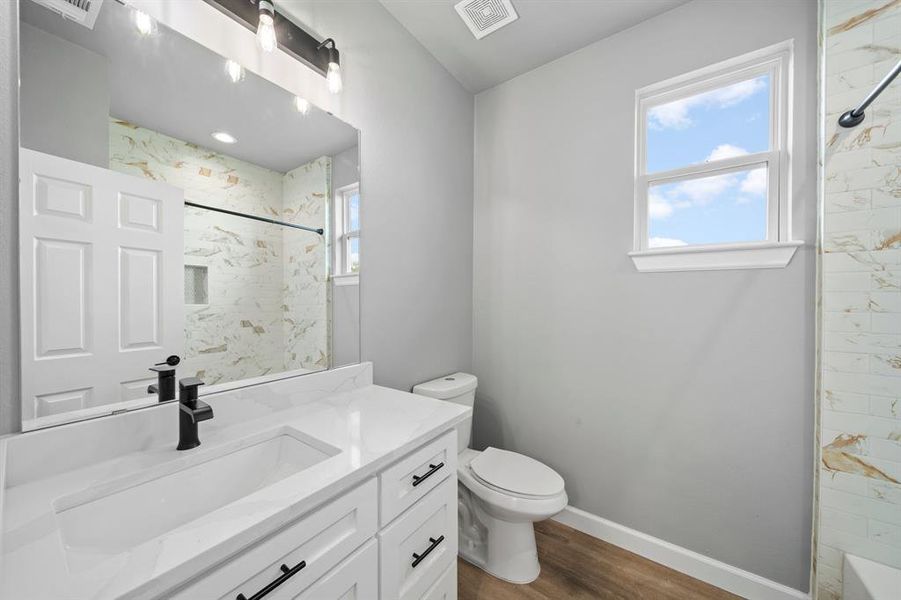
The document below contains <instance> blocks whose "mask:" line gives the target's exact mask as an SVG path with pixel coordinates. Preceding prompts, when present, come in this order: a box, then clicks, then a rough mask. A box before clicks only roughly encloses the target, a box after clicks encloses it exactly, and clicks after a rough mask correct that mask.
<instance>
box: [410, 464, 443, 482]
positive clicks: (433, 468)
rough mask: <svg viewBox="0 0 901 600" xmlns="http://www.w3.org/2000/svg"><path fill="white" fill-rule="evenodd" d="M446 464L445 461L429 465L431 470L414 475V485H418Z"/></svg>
mask: <svg viewBox="0 0 901 600" xmlns="http://www.w3.org/2000/svg"><path fill="white" fill-rule="evenodd" d="M443 466H444V463H443V462H441V463H438V464H437V465H429V470H428V471H426V472H425V475H414V476H413V487H416V486H417V485H419V484H420V483H422V482H423V481H425V480H426V479H428V478H429V477H431V476H432V475H434V474H435V473H437V472H438V469H440V468H441V467H443Z"/></svg>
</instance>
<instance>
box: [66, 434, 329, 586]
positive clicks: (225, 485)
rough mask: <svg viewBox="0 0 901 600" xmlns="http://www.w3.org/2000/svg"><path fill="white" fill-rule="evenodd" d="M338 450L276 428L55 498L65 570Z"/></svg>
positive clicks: (171, 527)
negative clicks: (66, 562) (64, 555)
mask: <svg viewBox="0 0 901 600" xmlns="http://www.w3.org/2000/svg"><path fill="white" fill-rule="evenodd" d="M339 452H340V451H339V450H338V449H337V448H335V447H333V446H330V445H328V444H325V443H323V442H320V441H318V440H315V439H313V438H310V437H308V436H305V435H303V434H301V433H300V432H298V431H296V430H294V429H290V428H287V427H283V428H280V429H277V430H275V431H269V432H266V433H264V434H260V435H257V436H253V437H251V438H248V439H244V440H239V441H238V442H235V443H232V444H229V445H227V446H223V447H219V448H213V449H210V450H209V451H208V452H207V453H198V454H197V455H196V456H194V457H190V456H189V457H185V458H184V459H181V458H179V459H178V460H175V461H172V463H169V464H164V465H160V466H159V467H155V468H153V469H148V470H147V471H144V472H142V473H139V474H136V476H134V477H131V478H127V479H125V480H122V481H118V482H107V483H106V484H103V485H101V486H96V487H95V488H92V489H90V490H86V491H84V492H79V493H78V494H73V495H71V496H66V497H63V498H59V499H57V500H56V502H55V503H54V510H55V512H56V516H57V519H58V522H59V525H60V532H61V535H62V542H63V545H64V546H65V547H66V550H67V555H69V567H70V569H75V570H78V569H79V567H88V566H90V564H92V563H95V562H96V561H97V560H100V559H102V558H104V557H108V556H111V555H115V554H119V553H121V552H124V551H126V550H128V549H130V548H134V547H136V546H138V545H140V544H142V543H144V542H147V541H149V540H151V539H153V538H156V537H158V536H160V535H163V534H165V533H167V532H169V531H172V530H174V529H177V528H178V527H181V526H182V525H185V524H187V523H190V522H191V521H194V520H196V519H198V518H200V517H202V516H204V515H206V514H208V513H211V512H213V511H214V510H216V509H219V508H222V507H224V506H226V505H228V504H231V503H232V502H235V501H237V500H239V499H241V498H243V497H245V496H248V495H250V494H252V493H253V492H256V491H257V490H260V489H262V488H265V487H267V486H270V485H272V484H274V483H277V482H278V481H281V480H282V479H285V478H287V477H290V476H291V475H294V474H296V473H299V472H300V471H303V470H304V469H308V468H310V467H312V466H314V465H316V464H318V463H320V462H322V461H324V460H326V459H327V458H330V457H332V456H335V455H336V454H338V453H339ZM192 458H194V459H196V460H191V459H192Z"/></svg>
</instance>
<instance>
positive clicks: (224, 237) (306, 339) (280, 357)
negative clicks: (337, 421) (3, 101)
mask: <svg viewBox="0 0 901 600" xmlns="http://www.w3.org/2000/svg"><path fill="white" fill-rule="evenodd" d="M314 163H317V164H319V163H322V164H319V166H318V167H317V169H316V170H317V171H320V170H322V168H323V166H324V168H325V169H326V170H328V167H329V166H330V165H329V164H328V159H325V162H324V163H323V161H322V159H319V160H318V161H313V163H311V164H314ZM307 166H309V165H304V166H303V167H300V168H299V169H298V170H302V169H304V168H305V167H307ZM110 168H112V169H114V170H118V171H122V172H125V173H130V174H135V175H139V176H144V177H148V178H151V179H156V180H160V181H166V182H168V183H170V184H172V185H174V186H177V187H179V188H181V189H183V190H184V191H185V198H186V199H187V200H191V201H195V202H198V203H202V204H208V205H211V206H218V207H222V208H228V209H231V210H236V211H241V212H248V213H253V214H259V215H263V216H270V217H273V218H283V217H289V220H294V221H296V222H298V223H303V224H305V225H315V226H317V227H318V226H324V224H325V218H324V217H323V216H321V215H324V213H325V200H324V199H322V200H320V199H319V197H318V196H317V195H315V193H318V194H322V195H323V196H324V198H327V197H328V187H327V185H328V177H327V176H320V177H319V178H318V180H317V183H319V184H320V185H323V186H325V187H323V188H322V189H321V190H320V191H319V192H315V193H314V191H313V190H312V189H311V186H312V183H311V184H310V185H308V186H306V187H305V188H304V189H303V191H302V195H301V196H299V197H293V196H292V198H291V199H289V201H288V202H287V203H286V202H285V198H286V192H291V186H290V184H289V181H291V180H293V178H291V177H286V176H285V175H284V174H282V173H279V172H277V171H272V170H269V169H265V168H262V167H259V166H257V165H253V164H251V163H248V162H245V161H241V160H238V159H236V158H232V157H229V156H226V155H223V154H220V153H217V152H214V151H212V150H209V149H207V148H202V147H198V146H196V145H194V144H190V143H187V142H184V141H182V140H178V139H176V138H172V137H169V136H166V135H163V134H161V133H158V132H155V131H151V130H149V129H145V128H142V127H139V126H136V125H134V124H131V123H127V122H124V121H120V120H116V119H111V121H110ZM295 171H297V170H295ZM293 172H294V171H292V173H293ZM292 193H293V192H292ZM314 201H320V202H321V204H322V206H320V207H319V209H318V211H317V210H316V209H315V208H314V207H313V206H312V203H313V202H314ZM286 207H287V210H286ZM308 217H309V218H310V219H311V220H310V222H308V221H307V220H306V219H307V218H308ZM324 243H325V242H324V241H323V238H321V237H319V236H315V234H309V233H303V232H299V231H295V230H285V228H282V227H279V226H276V225H270V224H266V223H260V222H256V221H252V220H249V219H242V218H240V217H234V216H230V215H224V214H220V213H214V212H210V211H205V210H202V209H196V208H190V207H186V209H185V264H187V265H198V266H204V267H206V268H207V270H208V303H207V304H196V305H192V304H188V305H186V311H185V338H186V340H185V341H186V343H185V357H184V362H183V363H182V365H183V366H182V369H181V370H182V373H184V374H186V375H187V374H188V373H191V374H196V376H197V377H200V378H201V379H203V380H204V381H205V382H206V383H208V384H215V383H224V382H228V381H235V380H239V379H246V378H249V377H257V376H260V375H265V374H267V373H275V372H281V371H286V370H295V369H308V370H317V369H322V368H327V367H328V358H327V357H328V355H329V349H328V348H329V345H328V323H327V310H328V309H327V302H326V300H325V298H324V295H325V293H326V292H325V288H326V287H327V286H326V285H325V283H324V278H325V275H326V272H327V267H326V262H325V257H326V253H325V251H324V250H319V251H318V252H317V249H318V247H319V246H320V245H324ZM292 264H298V265H302V266H301V267H298V268H295V269H292V270H290V271H289V266H290V265H292ZM316 288H322V290H321V291H320V292H318V294H317V293H316V291H315V290H316ZM301 289H302V290H304V291H306V292H307V296H304V297H303V298H302V300H303V302H302V303H301V302H299V301H298V300H297V296H298V294H299V293H298V291H297V290H301ZM288 340H290V341H291V347H290V348H289V347H288V346H287V345H286V343H287V342H288Z"/></svg>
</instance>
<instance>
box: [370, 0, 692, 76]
mask: <svg viewBox="0 0 901 600" xmlns="http://www.w3.org/2000/svg"><path fill="white" fill-rule="evenodd" d="M380 1H381V3H382V5H383V6H384V7H385V8H387V9H388V11H389V12H391V14H392V15H394V17H395V18H396V19H397V20H398V21H400V23H401V25H403V26H404V27H405V28H406V29H407V30H408V31H409V32H410V33H411V34H413V36H414V37H415V38H416V39H418V40H419V42H420V43H421V44H422V45H423V46H425V47H426V49H427V50H428V51H429V52H431V53H432V55H434V56H435V58H437V59H438V61H439V62H440V63H441V64H442V65H444V68H446V69H447V70H448V71H449V72H450V73H451V75H453V76H454V77H456V78H457V80H458V81H459V82H460V83H461V84H463V87H465V88H466V89H467V90H469V91H470V92H473V93H478V92H481V91H483V90H486V89H488V88H490V87H493V86H495V85H497V84H499V83H502V82H504V81H507V80H508V79H511V78H513V77H516V76H517V75H520V74H522V73H525V72H526V71H530V70H532V69H534V68H535V67H539V66H541V65H543V64H546V63H548V62H551V61H552V60H555V59H557V58H560V57H561V56H565V55H567V54H569V53H570V52H573V51H575V50H578V49H579V48H582V47H584V46H587V45H588V44H590V43H592V42H596V41H597V40H599V39H601V38H605V37H607V36H609V35H612V34H614V33H616V32H618V31H622V30H624V29H628V28H629V27H632V26H633V25H636V24H637V23H640V22H641V21H644V20H645V19H649V18H651V17H653V16H655V15H658V14H660V13H662V12H665V11H667V10H670V9H672V8H675V7H677V6H679V5H680V4H685V3H686V2H687V1H688V0H513V7H514V8H515V9H516V12H517V13H518V14H519V19H518V20H516V21H514V22H513V23H511V24H509V25H507V26H506V27H503V28H501V29H499V30H498V31H496V32H494V33H492V34H490V35H488V36H487V37H485V38H482V39H481V40H476V39H475V38H474V37H473V35H472V33H470V31H469V29H467V27H466V25H465V24H464V23H463V21H462V20H461V19H460V17H459V16H458V15H457V12H456V11H455V10H454V4H456V3H457V1H458V0H380Z"/></svg>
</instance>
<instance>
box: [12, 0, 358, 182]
mask: <svg viewBox="0 0 901 600" xmlns="http://www.w3.org/2000/svg"><path fill="white" fill-rule="evenodd" d="M0 1H3V0H0ZM21 9H22V20H23V21H24V22H26V23H29V24H30V25H34V26H35V27H38V28H40V29H43V30H45V31H47V32H49V33H52V34H53V35H56V36H58V37H61V38H64V39H66V40H68V41H70V42H72V43H74V44H78V45H79V46H82V47H84V48H87V49H89V50H92V51H93V52H96V53H98V54H100V55H102V56H105V57H106V58H107V59H108V60H109V87H110V89H109V95H110V114H111V116H113V117H116V118H119V119H125V120H128V121H130V122H132V123H135V124H137V125H141V126H142V127H146V128H148V129H152V130H154V131H159V132H161V133H164V134H166V135H170V136H172V137H175V138H178V139H180V140H184V141H187V142H191V143H194V144H197V145H198V146H201V147H205V148H211V149H213V150H216V151H217V152H221V153H223V154H226V155H229V156H233V157H235V158H239V159H241V160H245V161H247V162H250V163H253V164H255V165H259V166H261V167H266V168H268V169H272V170H275V171H279V172H283V173H284V172H287V171H290V170H291V169H293V168H295V167H297V166H299V165H302V164H305V163H307V162H309V161H310V160H312V159H314V158H318V157H320V156H324V155H328V156H333V155H334V154H337V153H338V152H340V151H342V150H346V149H348V148H351V147H353V146H355V145H356V144H357V130H356V129H354V128H353V127H352V126H350V125H348V124H347V123H345V122H344V121H341V120H340V119H338V118H337V117H335V116H333V115H331V114H329V113H327V112H325V111H323V110H319V109H318V108H315V107H313V108H312V109H311V110H310V112H309V114H308V115H306V116H302V115H300V114H299V113H298V112H297V111H296V110H295V109H294V106H293V104H292V101H293V95H292V94H290V93H289V92H287V91H286V90H284V89H282V88H280V87H278V86H277V85H275V84H273V83H271V82H269V81H267V80H265V79H263V78H261V77H258V76H256V75H254V74H253V73H250V72H247V73H246V75H245V78H244V80H243V81H241V82H239V83H237V84H235V83H232V82H231V80H229V79H228V78H227V77H226V75H225V70H224V65H225V60H224V59H223V58H222V57H221V56H219V55H218V54H216V53H214V52H212V51H211V50H209V49H208V48H206V47H205V46H202V45H200V44H198V43H196V42H194V41H193V40H190V39H188V38H186V37H184V36H182V35H180V34H178V33H175V32H174V31H171V30H169V29H166V28H165V27H163V26H162V25H160V26H159V29H160V30H159V32H158V33H157V34H156V35H154V36H151V37H150V38H143V37H141V36H140V35H138V34H137V32H136V30H135V27H134V25H133V24H132V22H131V9H129V8H127V7H125V6H122V5H121V4H119V3H118V2H113V1H107V2H104V3H103V6H102V8H101V10H100V14H99V16H98V19H97V22H96V24H95V25H94V29H93V30H90V29H87V28H86V27H83V26H81V25H78V24H76V23H74V22H72V21H66V20H64V19H62V18H61V17H60V16H59V15H56V14H54V13H52V12H50V11H49V10H47V9H46V8H44V7H42V6H39V5H37V4H35V3H33V2H23V3H22V5H21ZM299 68H301V67H299ZM63 92H65V90H63ZM213 131H227V132H228V133H230V134H232V135H233V136H235V137H236V138H237V139H238V143H236V144H232V145H229V144H223V143H221V142H217V141H215V140H213V139H212V138H211V137H210V133H212V132H213Z"/></svg>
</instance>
